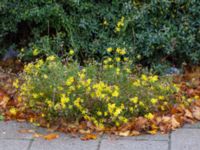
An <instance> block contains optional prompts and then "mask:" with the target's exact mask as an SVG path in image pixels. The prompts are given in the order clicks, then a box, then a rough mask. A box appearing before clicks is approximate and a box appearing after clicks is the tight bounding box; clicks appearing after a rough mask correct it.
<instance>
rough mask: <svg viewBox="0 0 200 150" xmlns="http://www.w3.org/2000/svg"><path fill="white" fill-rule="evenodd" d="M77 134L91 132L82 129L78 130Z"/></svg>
mask: <svg viewBox="0 0 200 150" xmlns="http://www.w3.org/2000/svg"><path fill="white" fill-rule="evenodd" d="M79 133H80V134H90V133H91V131H90V130H83V129H80V130H79Z"/></svg>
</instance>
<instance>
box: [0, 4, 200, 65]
mask: <svg viewBox="0 0 200 150" xmlns="http://www.w3.org/2000/svg"><path fill="white" fill-rule="evenodd" d="M199 10H200V2H199V1H198V0H190V1H188V0H177V1H173V0H165V1H160V0H142V1H139V0H132V1H130V0H109V1H108V0H67V1H64V0H28V1H27V0H20V1H15V0H1V2H0V20H1V23H0V47H1V53H4V52H5V51H6V49H8V47H10V45H12V46H14V47H15V48H16V49H18V50H20V49H21V48H25V56H26V57H24V58H32V51H33V49H35V48H38V49H39V50H41V52H40V53H41V54H42V53H52V52H54V53H57V54H59V55H63V54H65V52H66V51H69V49H70V48H72V49H74V50H75V52H76V53H77V55H78V58H79V60H84V59H88V58H95V59H101V58H102V57H103V56H104V55H107V52H106V48H107V47H125V48H126V49H127V50H128V52H129V56H130V57H132V58H135V57H137V56H141V59H139V60H140V62H141V63H143V64H146V65H149V64H154V63H157V62H162V61H165V60H167V61H169V62H171V63H173V64H181V63H182V62H189V63H195V64H198V63H199V59H200V28H199V27H200V11H199ZM123 18H124V19H123Z"/></svg>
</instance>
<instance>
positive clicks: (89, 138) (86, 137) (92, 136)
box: [81, 134, 97, 141]
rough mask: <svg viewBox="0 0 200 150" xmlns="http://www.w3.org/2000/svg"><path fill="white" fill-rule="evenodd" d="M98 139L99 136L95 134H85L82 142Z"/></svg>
mask: <svg viewBox="0 0 200 150" xmlns="http://www.w3.org/2000/svg"><path fill="white" fill-rule="evenodd" d="M95 139H97V136H96V135H95V134H85V135H84V136H83V137H81V140H83V141H87V140H95Z"/></svg>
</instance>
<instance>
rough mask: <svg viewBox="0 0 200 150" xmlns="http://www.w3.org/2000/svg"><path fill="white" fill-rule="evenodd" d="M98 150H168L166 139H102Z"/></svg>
mask: <svg viewBox="0 0 200 150" xmlns="http://www.w3.org/2000/svg"><path fill="white" fill-rule="evenodd" d="M100 150H168V141H136V140H132V141H131V140H106V139H103V140H102V142H101V145H100Z"/></svg>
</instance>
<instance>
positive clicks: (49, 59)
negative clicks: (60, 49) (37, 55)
mask: <svg viewBox="0 0 200 150" xmlns="http://www.w3.org/2000/svg"><path fill="white" fill-rule="evenodd" d="M55 59H56V57H55V56H54V55H51V56H48V57H47V61H54V60H55Z"/></svg>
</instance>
